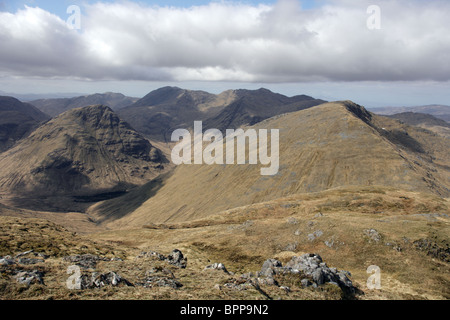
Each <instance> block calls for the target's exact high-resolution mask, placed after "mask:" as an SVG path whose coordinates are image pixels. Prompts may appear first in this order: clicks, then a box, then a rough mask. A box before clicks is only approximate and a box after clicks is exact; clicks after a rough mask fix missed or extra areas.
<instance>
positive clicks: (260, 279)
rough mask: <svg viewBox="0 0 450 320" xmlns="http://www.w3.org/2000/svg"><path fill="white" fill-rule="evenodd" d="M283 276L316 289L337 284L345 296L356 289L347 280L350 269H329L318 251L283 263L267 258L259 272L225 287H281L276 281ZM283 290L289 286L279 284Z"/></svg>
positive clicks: (352, 293)
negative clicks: (295, 279)
mask: <svg viewBox="0 0 450 320" xmlns="http://www.w3.org/2000/svg"><path fill="white" fill-rule="evenodd" d="M285 276H294V277H298V281H299V282H300V283H301V285H302V287H313V288H317V287H319V286H321V285H324V284H326V283H329V284H332V285H336V286H338V287H339V288H340V289H341V290H342V291H343V293H344V294H345V295H350V296H351V295H354V294H355V292H356V288H355V287H354V286H353V283H352V281H351V280H350V279H349V277H350V276H351V274H350V272H348V271H343V270H340V271H339V270H337V269H336V268H329V267H328V266H327V264H326V263H325V262H323V261H322V258H321V257H320V256H319V255H318V254H314V253H307V254H304V255H302V256H295V257H293V258H292V259H291V260H290V261H289V262H288V263H287V264H286V265H285V266H283V264H282V263H281V262H280V261H279V260H276V259H268V260H266V261H265V262H264V263H263V265H262V268H261V271H259V272H256V273H255V274H254V273H251V272H250V273H246V274H243V275H241V277H240V280H236V279H234V280H233V281H232V282H230V283H227V284H226V285H225V287H228V288H234V289H237V290H243V289H246V288H251V287H252V286H253V287H255V285H275V286H280V284H279V280H280V279H282V278H283V277H285ZM280 287H282V289H284V290H285V291H286V290H287V291H289V290H290V288H288V287H285V286H280Z"/></svg>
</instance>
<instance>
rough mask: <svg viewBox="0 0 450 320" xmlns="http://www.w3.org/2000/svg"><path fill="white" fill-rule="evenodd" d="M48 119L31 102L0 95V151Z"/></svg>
mask: <svg viewBox="0 0 450 320" xmlns="http://www.w3.org/2000/svg"><path fill="white" fill-rule="evenodd" d="M48 119H50V117H49V116H48V115H47V114H44V113H43V112H41V111H40V110H39V109H37V108H36V107H34V106H33V105H31V104H28V103H23V102H20V101H19V100H17V99H15V98H13V97H6V96H0V152H3V151H5V150H7V149H9V148H10V147H12V146H13V145H14V144H15V143H16V142H17V141H18V140H20V139H22V138H25V137H26V136H27V135H28V134H30V133H31V132H32V131H33V130H34V129H36V128H37V127H38V125H39V124H40V123H42V122H44V121H46V120H48Z"/></svg>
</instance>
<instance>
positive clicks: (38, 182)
mask: <svg viewBox="0 0 450 320" xmlns="http://www.w3.org/2000/svg"><path fill="white" fill-rule="evenodd" d="M166 162H167V160H166V159H165V158H164V156H163V155H162V153H161V152H160V151H159V150H158V149H157V148H155V147H154V146H152V145H151V144H150V142H149V141H148V140H146V139H145V138H143V137H142V136H141V135H140V134H138V133H137V132H136V131H135V130H134V129H133V128H132V127H131V126H130V125H128V124H127V123H126V122H124V121H123V120H121V119H120V118H119V117H118V116H117V115H116V114H115V113H114V112H113V111H112V110H111V109H110V108H109V107H106V106H103V105H96V106H89V107H84V108H78V109H73V110H70V111H67V112H65V113H63V114H61V115H60V116H58V117H56V118H54V119H52V120H50V121H48V122H47V123H45V124H43V125H42V126H40V127H39V128H38V129H36V130H35V131H34V132H33V133H32V134H31V135H30V136H29V137H28V138H26V139H24V140H23V141H21V142H20V143H19V144H17V145H16V146H15V147H14V148H12V149H11V150H9V151H8V152H5V153H3V154H1V155H0V163H1V169H0V189H1V190H2V191H3V192H11V193H20V194H21V195H27V196H31V195H58V194H59V195H61V194H70V195H72V196H76V195H90V194H98V193H102V192H113V191H120V190H126V189H127V188H128V187H131V186H135V185H140V184H143V183H145V182H146V181H148V180H149V179H151V178H153V177H155V176H156V175H157V174H159V172H160V171H161V170H162V168H163V166H164V163H166Z"/></svg>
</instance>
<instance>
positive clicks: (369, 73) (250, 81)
mask: <svg viewBox="0 0 450 320" xmlns="http://www.w3.org/2000/svg"><path fill="white" fill-rule="evenodd" d="M73 6H76V7H73ZM72 8H78V9H79V11H74V10H68V9H72ZM449 16H450V1H448V0H428V1H423V0H259V1H258V0H246V1H201V0H191V1H181V0H168V1H160V0H142V1H114V0H108V1H106V0H59V1H49V0H19V1H8V0H0V91H1V92H6V93H17V94H25V93H36V94H54V93H67V94H68V95H70V94H71V93H83V94H90V93H96V92H107V91H113V92H121V93H123V94H126V95H129V96H134V97H142V96H144V95H145V94H147V93H148V92H150V91H151V90H154V89H157V88H159V87H162V86H166V85H172V86H178V87H181V88H186V89H193V90H205V91H209V92H212V93H220V92H222V91H224V90H228V89H238V88H247V89H258V88H261V87H265V88H268V89H270V90H272V91H275V92H279V93H283V94H286V95H296V94H308V95H311V96H313V97H315V98H321V99H324V100H329V101H331V100H344V99H345V100H353V101H355V102H357V103H360V104H362V105H365V106H367V107H381V106H408V105H410V106H416V105H425V104H446V105H450V90H449V89H450V32H449V30H450V19H449Z"/></svg>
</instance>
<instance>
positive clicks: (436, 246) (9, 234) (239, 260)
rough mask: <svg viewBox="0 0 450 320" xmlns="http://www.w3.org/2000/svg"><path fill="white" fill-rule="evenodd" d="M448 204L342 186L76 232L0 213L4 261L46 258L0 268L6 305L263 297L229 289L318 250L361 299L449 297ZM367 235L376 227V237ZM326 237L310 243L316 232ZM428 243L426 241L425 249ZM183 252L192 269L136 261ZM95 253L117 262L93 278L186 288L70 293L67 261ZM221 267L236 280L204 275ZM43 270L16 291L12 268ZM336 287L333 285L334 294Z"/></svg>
mask: <svg viewBox="0 0 450 320" xmlns="http://www.w3.org/2000/svg"><path fill="white" fill-rule="evenodd" d="M449 222H450V221H449V203H448V201H446V200H444V199H442V198H440V197H437V196H434V195H431V194H425V193H420V192H408V191H401V190H397V189H394V188H386V187H364V188H360V187H353V188H338V189H333V190H327V191H323V192H315V193H308V194H301V195H294V196H290V197H286V198H283V199H277V200H273V201H268V202H265V203H259V204H255V205H249V206H244V207H240V208H235V209H232V210H228V211H224V212H222V213H219V214H217V215H215V216H212V217H208V218H204V219H200V220H197V221H193V222H186V223H173V224H166V225H149V226H144V227H143V228H135V229H129V230H110V231H103V232H100V233H93V234H89V235H88V236H80V235H76V234H73V233H71V232H69V231H67V230H66V229H65V228H63V227H61V226H58V225H55V224H53V223H49V222H47V221H44V220H38V219H19V218H10V217H0V256H4V255H6V254H8V255H12V256H14V255H15V254H17V253H19V252H23V251H25V250H31V249H33V250H34V252H35V253H45V254H47V255H49V258H48V259H46V261H45V262H43V263H38V264H37V265H30V266H23V265H12V266H2V267H1V268H0V299H102V300H104V299H221V300H229V299H231V300H240V299H244V300H255V299H258V300H261V299H265V298H266V296H264V295H262V294H261V293H260V292H258V291H257V290H255V289H252V288H248V289H246V290H236V289H229V288H226V287H225V286H224V284H225V283H229V282H232V281H233V279H234V280H236V279H239V276H240V275H241V274H242V273H247V272H256V271H259V270H260V269H261V266H262V263H263V262H264V261H265V260H266V259H268V258H276V259H279V260H280V261H282V262H283V264H286V262H287V261H288V260H289V259H290V258H291V257H292V256H295V255H297V256H298V255H301V254H302V253H305V252H307V253H318V254H320V255H321V256H322V258H323V260H324V261H325V262H326V263H327V265H328V266H329V267H335V268H338V269H339V270H347V271H349V272H351V277H350V278H351V280H352V281H353V284H354V285H355V286H356V287H357V288H358V289H359V290H361V292H360V294H358V295H357V296H356V298H357V299H449V298H450V292H449V288H450V286H449V284H450V278H449V275H450V269H449V264H448V263H449V260H448V259H449V244H450V239H449V234H450V232H449ZM367 229H375V230H376V231H377V233H378V235H379V240H378V241H376V240H373V239H371V238H370V237H369V236H368V235H367V234H366V233H365V230H367ZM318 231H321V232H322V233H321V234H320V235H318V236H317V237H315V238H314V239H312V240H311V237H310V235H311V234H313V233H314V232H316V234H319V233H317V232H318ZM424 244H429V245H424ZM174 248H177V249H180V250H181V251H182V252H183V254H184V256H185V257H186V258H187V259H188V260H187V261H188V263H187V267H186V269H178V268H174V267H173V266H171V265H169V264H167V263H165V262H162V261H157V259H137V258H136V256H137V255H138V254H140V253H141V252H142V251H146V252H149V251H152V250H155V251H157V252H159V253H162V254H165V255H167V254H168V253H170V252H171V251H172V250H173V249H174ZM83 253H91V254H95V255H99V256H101V257H108V258H112V257H120V258H121V259H123V261H101V262H99V263H98V265H97V266H96V267H95V270H90V272H92V271H96V272H102V273H104V272H109V271H114V272H117V273H119V274H120V276H122V277H123V278H125V279H127V280H129V281H131V282H133V283H136V282H139V281H142V279H143V278H144V277H145V275H146V273H147V272H148V271H150V270H152V269H153V270H154V269H155V268H156V269H158V268H159V269H169V270H170V271H171V272H173V274H174V276H175V278H176V279H177V280H178V281H179V282H181V283H182V284H183V287H181V288H180V289H178V290H174V289H171V288H162V287H154V288H142V287H137V286H136V287H124V286H119V287H115V288H112V287H105V288H102V289H87V290H81V291H77V290H69V289H67V288H66V280H67V279H68V277H69V275H68V274H67V267H68V266H69V265H70V264H72V263H70V262H66V261H63V260H62V257H63V256H65V255H73V254H83ZM215 262H222V263H224V264H225V266H226V268H227V269H228V270H229V271H230V272H233V273H235V275H226V274H224V273H223V272H221V271H216V270H209V271H207V270H204V268H205V266H207V265H209V264H212V263H215ZM370 265H377V266H379V267H380V269H381V289H380V290H369V289H368V288H367V286H366V281H367V279H368V277H369V275H370V274H368V273H367V272H366V270H367V267H368V266H370ZM24 269H25V270H36V269H38V270H41V271H43V272H44V273H45V275H44V281H45V285H38V284H33V285H31V286H30V287H26V286H24V285H19V284H17V283H16V282H15V280H14V279H13V277H12V275H13V274H14V272H17V271H14V270H24ZM278 281H279V283H280V285H285V286H289V287H290V291H289V292H286V291H285V290H283V289H282V288H280V287H277V286H270V285H261V289H262V290H263V291H264V292H265V293H266V294H267V295H269V296H270V297H271V298H273V299H275V300H276V299H294V300H296V299H308V300H309V299H340V298H341V295H340V294H339V292H338V291H339V290H336V287H333V286H332V285H328V286H323V287H320V288H318V289H312V288H306V289H305V288H301V286H300V284H299V283H298V279H297V280H296V279H295V277H294V278H289V277H281V278H279V279H278ZM333 288H334V289H333Z"/></svg>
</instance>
